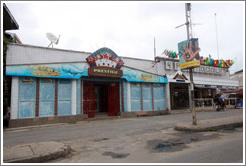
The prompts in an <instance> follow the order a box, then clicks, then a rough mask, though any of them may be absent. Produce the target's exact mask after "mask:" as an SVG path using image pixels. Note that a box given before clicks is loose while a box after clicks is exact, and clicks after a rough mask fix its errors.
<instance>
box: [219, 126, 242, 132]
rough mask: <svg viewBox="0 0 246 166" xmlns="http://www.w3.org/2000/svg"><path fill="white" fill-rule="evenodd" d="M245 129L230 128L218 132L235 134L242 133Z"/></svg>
mask: <svg viewBox="0 0 246 166" xmlns="http://www.w3.org/2000/svg"><path fill="white" fill-rule="evenodd" d="M242 131H243V128H242V127H236V128H235V127H229V128H224V129H220V130H218V132H221V133H233V132H242Z"/></svg>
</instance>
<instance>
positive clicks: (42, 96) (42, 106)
mask: <svg viewBox="0 0 246 166" xmlns="http://www.w3.org/2000/svg"><path fill="white" fill-rule="evenodd" d="M39 86H40V88H39V117H47V116H54V109H55V108H54V104H55V80H54V79H50V78H43V79H40V85H39Z"/></svg>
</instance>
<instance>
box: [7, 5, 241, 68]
mask: <svg viewBox="0 0 246 166" xmlns="http://www.w3.org/2000/svg"><path fill="white" fill-rule="evenodd" d="M6 4H7V6H8V7H9V9H10V11H11V13H12V14H13V16H14V17H15V18H16V20H17V22H18V24H19V26H20V29H19V30H17V31H14V32H16V33H17V35H18V36H19V37H20V39H21V40H22V42H23V43H25V44H31V45H39V46H44V47H46V46H48V45H49V41H48V39H47V38H46V36H45V35H46V33H47V32H51V33H53V34H55V35H56V36H57V37H58V35H61V37H60V42H59V44H58V45H55V46H54V47H56V48H62V49H68V50H77V51H86V52H93V51H95V50H97V49H99V48H100V47H105V46H106V47H109V48H111V49H113V50H114V51H115V52H116V53H117V54H118V55H120V56H128V57H136V58H143V59H153V57H154V55H153V52H154V51H153V43H154V42H153V40H154V37H155V38H156V51H157V55H161V53H162V52H163V50H165V49H170V50H173V51H177V44H178V42H180V41H183V40H186V38H187V37H186V27H185V26H182V27H180V28H177V29H175V27H176V26H178V25H181V24H184V23H185V21H186V19H185V9H184V7H185V6H184V3H183V2H175V3H172V2H168V3H167V2H150V1H149V2H141V1H140V2H137V1H135V2H130V1H127V2H126V1H117V2H114V1H111V2H110V1H104V2H100V1H96V2H95V1H92V2H90V1H83V2H79V1H72V2H68V1H58V2H54V1H53V2H48V1H45V2H41V1H39V2H30V3H16V2H15V3H6ZM214 13H217V30H218V41H219V53H220V57H221V58H223V59H226V58H230V59H235V58H236V57H237V59H240V61H238V63H237V66H238V68H239V69H241V68H243V62H242V59H243V58H242V56H243V53H244V50H243V49H244V47H243V42H244V30H245V29H244V28H245V26H244V25H245V21H244V19H245V16H244V14H245V8H244V3H239V2H216V3H214V2H205V3H204V2H194V3H193V2H192V10H191V14H192V15H191V16H192V21H193V23H201V25H195V26H193V36H194V37H197V38H199V45H200V47H201V55H202V56H205V57H206V56H208V55H209V54H211V55H212V57H213V58H217V47H216V46H217V45H216V33H215V18H214ZM234 68H235V67H234Z"/></svg>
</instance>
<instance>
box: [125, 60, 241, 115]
mask: <svg viewBox="0 0 246 166" xmlns="http://www.w3.org/2000/svg"><path fill="white" fill-rule="evenodd" d="M122 59H123V60H124V61H125V62H127V63H128V66H130V67H133V66H134V64H138V66H137V68H138V69H140V70H144V71H149V72H151V73H156V74H159V75H166V76H167V78H168V84H166V94H167V98H166V100H167V109H168V110H170V111H171V112H172V111H175V110H177V109H182V110H187V109H189V108H190V93H189V92H190V75H189V71H188V70H180V67H179V59H172V58H166V57H156V58H155V61H153V60H143V59H135V58H122ZM193 81H194V97H195V106H196V108H198V107H206V106H212V105H211V104H212V99H213V98H214V96H215V95H216V93H219V92H222V91H223V89H237V88H238V81H237V80H235V79H230V72H229V68H227V67H213V66H205V65H201V66H200V67H197V68H195V69H193Z"/></svg>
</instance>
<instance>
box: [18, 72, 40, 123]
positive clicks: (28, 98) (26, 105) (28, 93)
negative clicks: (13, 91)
mask: <svg viewBox="0 0 246 166" xmlns="http://www.w3.org/2000/svg"><path fill="white" fill-rule="evenodd" d="M19 78H20V79H19V80H20V81H19V104H18V105H19V107H18V108H19V111H18V117H19V118H33V117H35V101H36V78H31V77H19Z"/></svg>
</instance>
